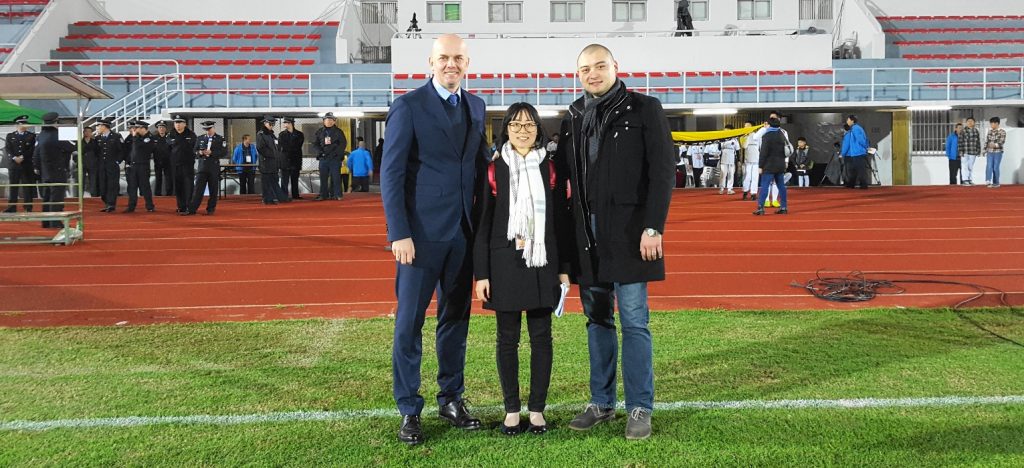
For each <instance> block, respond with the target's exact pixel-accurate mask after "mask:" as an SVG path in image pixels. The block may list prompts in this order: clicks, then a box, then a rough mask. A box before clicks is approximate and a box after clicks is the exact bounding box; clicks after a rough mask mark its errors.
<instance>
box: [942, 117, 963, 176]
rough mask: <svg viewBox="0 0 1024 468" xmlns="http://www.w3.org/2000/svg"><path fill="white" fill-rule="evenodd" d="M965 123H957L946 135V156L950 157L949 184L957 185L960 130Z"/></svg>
mask: <svg viewBox="0 0 1024 468" xmlns="http://www.w3.org/2000/svg"><path fill="white" fill-rule="evenodd" d="M963 128H964V127H963V125H960V124H956V126H955V127H953V133H950V134H949V136H948V137H946V158H948V159H949V185H956V181H957V173H959V172H960V151H959V145H960V132H962V131H963Z"/></svg>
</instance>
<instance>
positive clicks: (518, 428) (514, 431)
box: [498, 421, 523, 437]
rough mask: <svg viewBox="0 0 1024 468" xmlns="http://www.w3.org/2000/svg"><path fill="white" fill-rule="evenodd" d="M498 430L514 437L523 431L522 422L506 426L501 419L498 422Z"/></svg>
mask: <svg viewBox="0 0 1024 468" xmlns="http://www.w3.org/2000/svg"><path fill="white" fill-rule="evenodd" d="M498 430H499V431H500V432H501V433H502V434H504V435H507V436H509V437H514V436H517V435H519V434H522V433H523V423H521V422H520V423H519V424H516V425H515V426H506V425H505V422H504V421H502V422H501V423H499V424H498Z"/></svg>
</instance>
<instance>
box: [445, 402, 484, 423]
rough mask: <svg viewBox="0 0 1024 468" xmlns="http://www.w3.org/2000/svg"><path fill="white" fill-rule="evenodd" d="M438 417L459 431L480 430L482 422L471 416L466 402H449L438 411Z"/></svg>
mask: <svg viewBox="0 0 1024 468" xmlns="http://www.w3.org/2000/svg"><path fill="white" fill-rule="evenodd" d="M437 415H438V416H440V417H441V419H444V420H445V421H448V423H450V424H451V425H452V426H453V427H457V428H459V429H466V430H475V429H480V420H479V419H476V418H474V417H473V416H471V415H470V414H469V410H468V409H467V408H466V402H465V400H459V401H449V402H448V403H446V404H444V405H442V406H441V407H440V408H439V409H438V411H437Z"/></svg>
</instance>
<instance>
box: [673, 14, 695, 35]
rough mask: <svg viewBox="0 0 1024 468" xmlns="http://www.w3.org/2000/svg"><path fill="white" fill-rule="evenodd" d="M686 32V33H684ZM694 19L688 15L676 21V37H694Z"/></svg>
mask: <svg viewBox="0 0 1024 468" xmlns="http://www.w3.org/2000/svg"><path fill="white" fill-rule="evenodd" d="M684 31H685V32H684ZM690 31H693V17H692V16H690V15H686V16H684V17H682V19H677V20H676V34H675V36H676V37H680V36H692V35H693V33H692V32H690Z"/></svg>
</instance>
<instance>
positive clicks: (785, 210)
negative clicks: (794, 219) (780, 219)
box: [775, 208, 789, 215]
mask: <svg viewBox="0 0 1024 468" xmlns="http://www.w3.org/2000/svg"><path fill="white" fill-rule="evenodd" d="M775 214H782V215H784V214H789V210H787V209H785V208H779V209H777V210H775Z"/></svg>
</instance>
